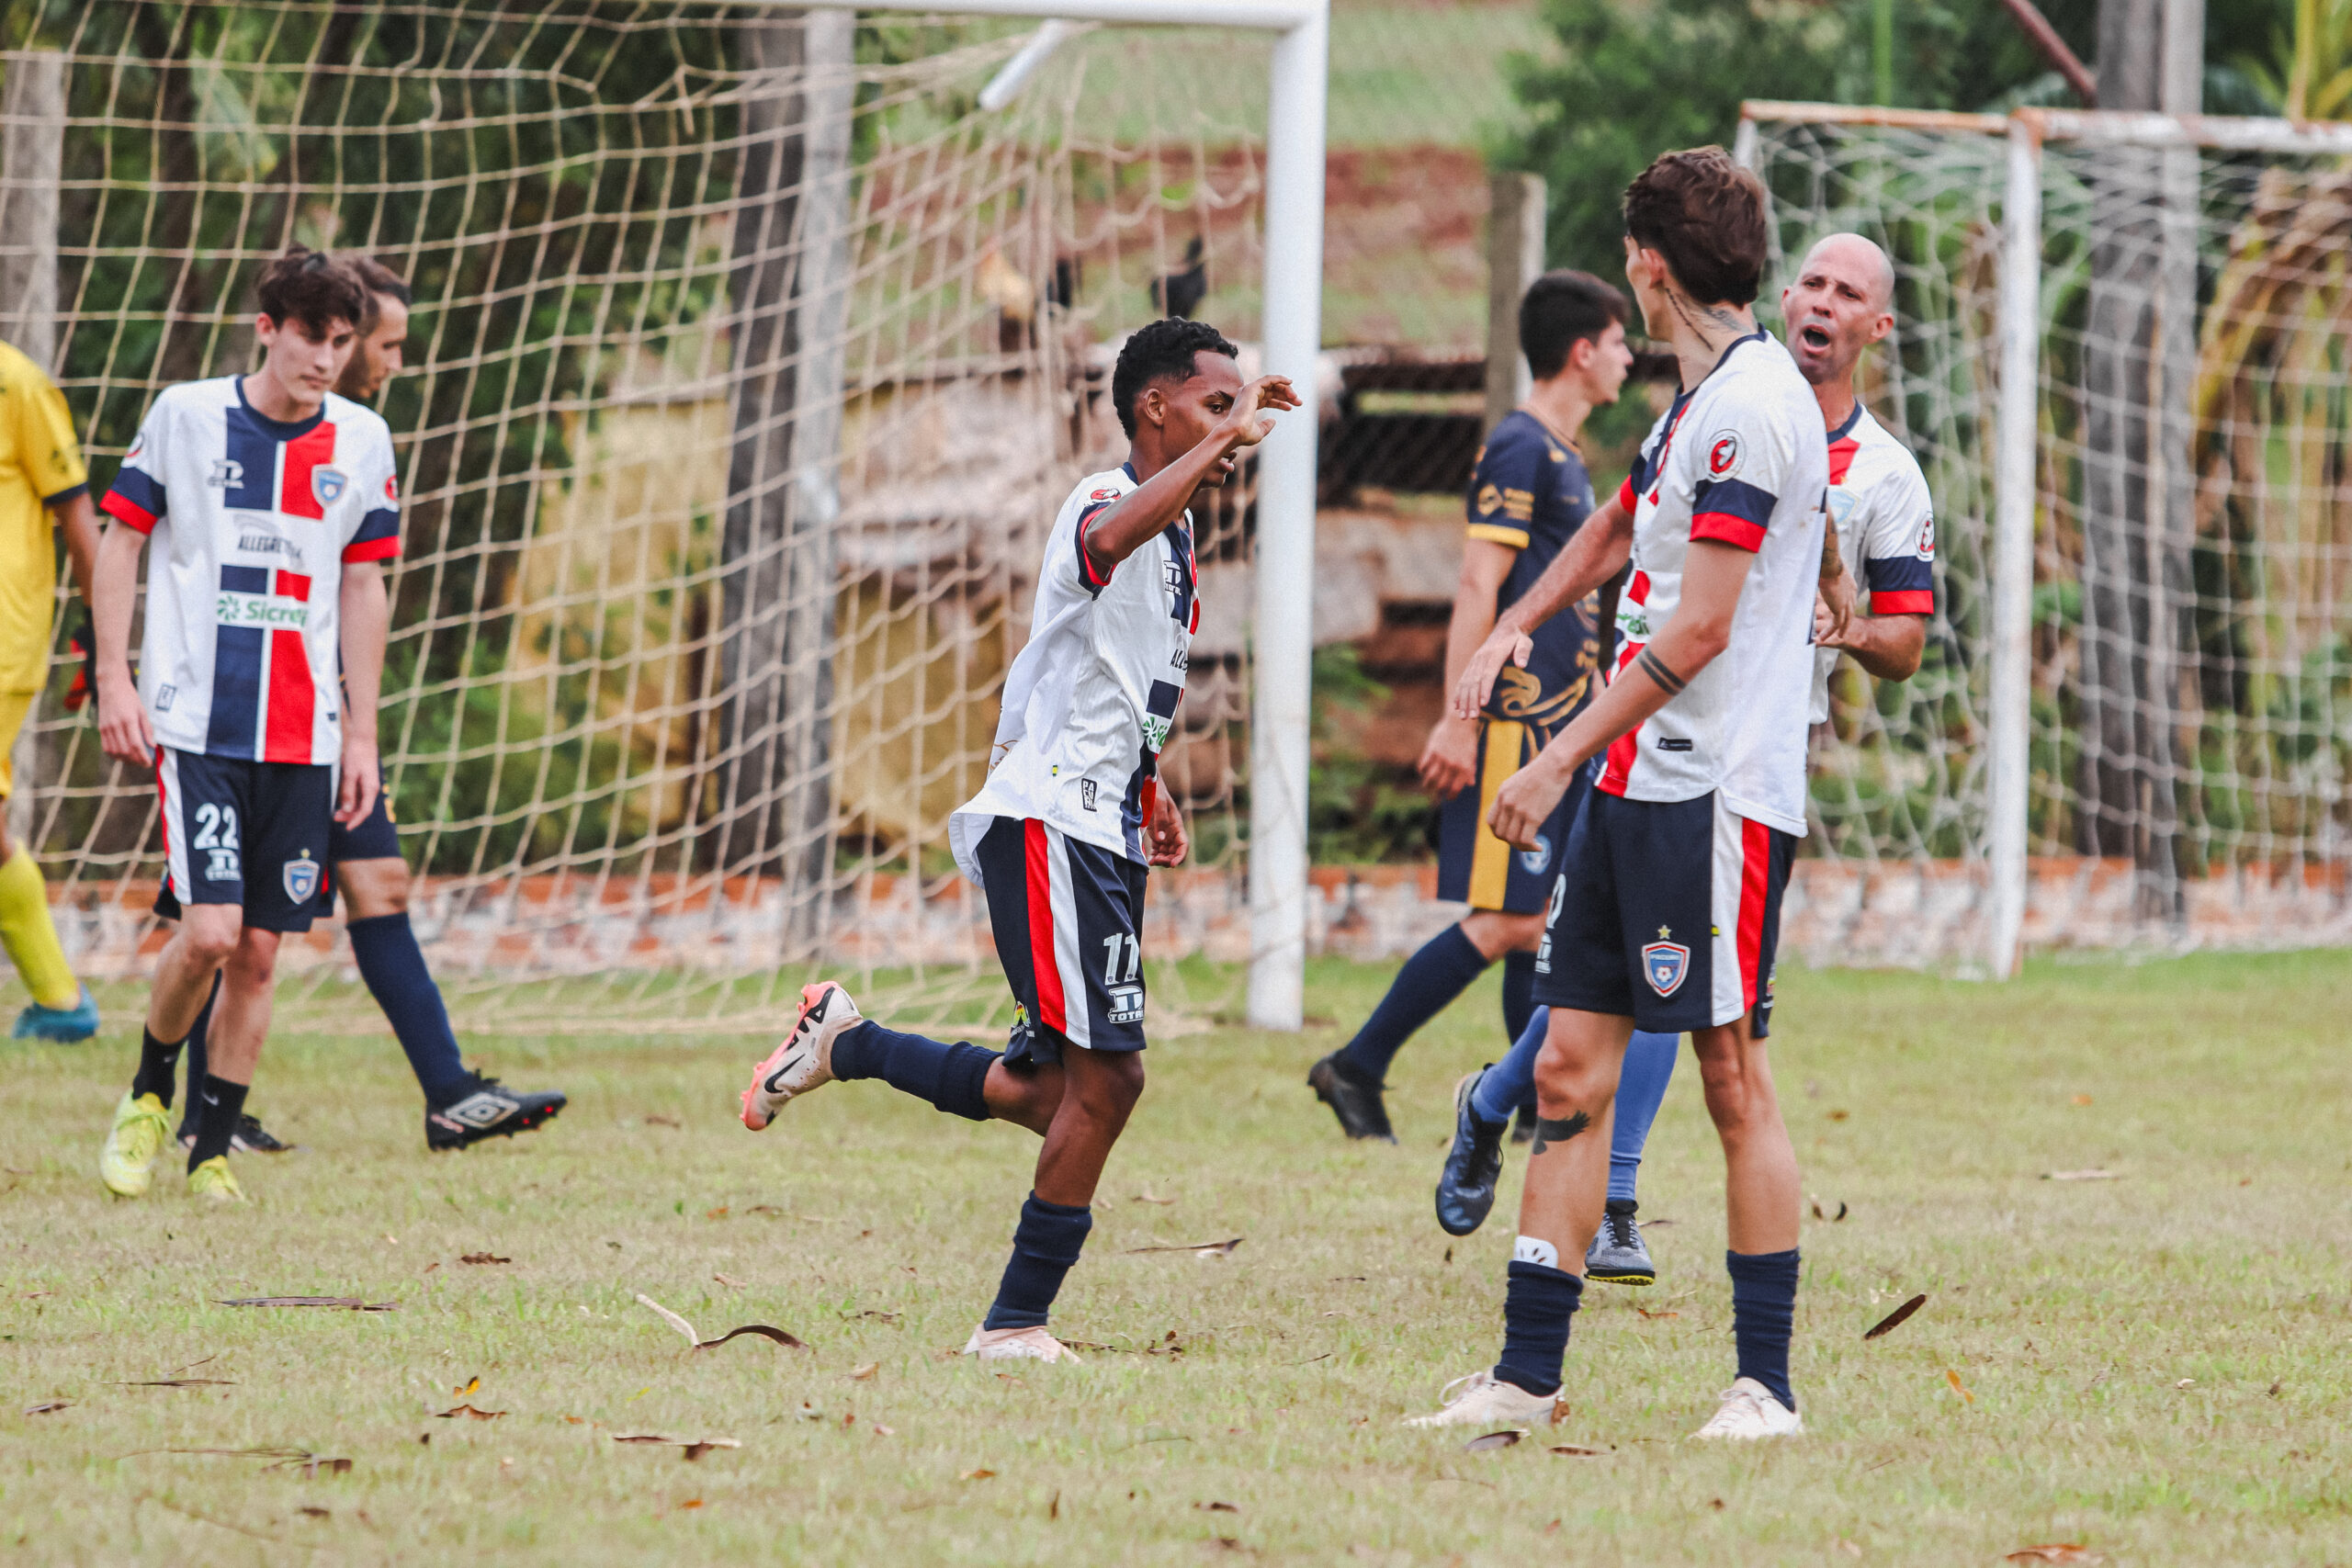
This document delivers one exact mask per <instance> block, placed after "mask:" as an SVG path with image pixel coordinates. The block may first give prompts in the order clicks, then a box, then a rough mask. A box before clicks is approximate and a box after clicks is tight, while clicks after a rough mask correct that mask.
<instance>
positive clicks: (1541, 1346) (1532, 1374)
mask: <svg viewBox="0 0 2352 1568" xmlns="http://www.w3.org/2000/svg"><path fill="white" fill-rule="evenodd" d="M1583 1300H1584V1281H1583V1280H1580V1279H1578V1278H1577V1276H1575V1275H1574V1274H1571V1273H1568V1272H1567V1271H1566V1270H1565V1269H1554V1268H1551V1267H1549V1266H1548V1265H1545V1264H1542V1263H1531V1262H1529V1261H1527V1260H1526V1259H1524V1258H1512V1259H1511V1264H1510V1287H1509V1288H1508V1290H1507V1291H1506V1292H1505V1293H1504V1295H1503V1353H1502V1357H1501V1359H1499V1360H1498V1361H1496V1362H1495V1376H1496V1377H1497V1378H1498V1379H1499V1380H1500V1381H1502V1382H1507V1383H1510V1384H1512V1385H1513V1386H1515V1387H1518V1388H1523V1389H1525V1390H1526V1391H1527V1392H1528V1393H1536V1394H1544V1393H1559V1392H1560V1363H1561V1361H1562V1360H1563V1359H1565V1358H1566V1355H1567V1353H1568V1320H1569V1319H1570V1318H1573V1317H1574V1316H1576V1314H1577V1304H1578V1303H1581V1302H1582V1301H1583Z"/></svg>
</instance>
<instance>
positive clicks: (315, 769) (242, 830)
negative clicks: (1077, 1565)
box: [155, 746, 334, 931]
mask: <svg viewBox="0 0 2352 1568" xmlns="http://www.w3.org/2000/svg"><path fill="white" fill-rule="evenodd" d="M155 787H156V790H157V792H158V793H159V794H160V795H162V797H163V800H162V807H163V809H162V817H163V825H164V864H165V872H164V897H158V898H157V899H156V901H155V912H156V913H157V914H160V915H164V916H165V917H166V918H170V917H172V916H175V915H176V914H177V913H178V912H179V911H178V906H181V905H187V904H239V905H243V908H244V912H245V924H247V925H249V926H253V927H254V928H256V929H258V930H261V931H309V930H310V929H311V921H313V920H315V919H319V918H320V917H321V916H322V915H324V914H325V913H326V911H327V895H326V864H325V855H326V852H327V829H328V827H329V825H330V824H331V822H332V821H333V819H334V769H333V768H330V767H326V766H324V765H322V764H313V763H309V762H255V761H248V760H246V759H244V758H242V757H212V756H207V755H206V754H205V753H203V752H201V751H175V750H171V749H170V748H169V747H163V746H159V747H157V748H156V749H155Z"/></svg>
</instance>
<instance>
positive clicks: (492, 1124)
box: [424, 1073, 565, 1149]
mask: <svg viewBox="0 0 2352 1568" xmlns="http://www.w3.org/2000/svg"><path fill="white" fill-rule="evenodd" d="M471 1077H472V1082H471V1084H470V1086H469V1088H468V1089H467V1091H466V1092H465V1093H464V1094H462V1095H459V1096H458V1098H457V1099H455V1100H450V1101H449V1102H448V1103H447V1104H446V1105H434V1106H428V1107H427V1108H426V1109H425V1112H424V1144H425V1146H426V1147H427V1148H432V1149H462V1148H464V1147H465V1146H466V1145H469V1144H478V1143H480V1142H481V1141H482V1140H483V1139H484V1138H511V1137H513V1136H514V1135H515V1134H517V1133H527V1132H529V1131H530V1130H531V1129H532V1128H534V1127H536V1126H538V1125H539V1124H540V1123H541V1122H548V1121H552V1120H554V1118H555V1113H556V1112H557V1111H561V1110H562V1109H563V1107H564V1104H565V1100H564V1098H563V1096H562V1095H561V1094H560V1093H559V1092H557V1091H556V1090H553V1089H549V1090H548V1091H546V1092H544V1093H537V1094H534V1093H526V1092H524V1091H522V1090H518V1089H506V1088H503V1087H502V1086H501V1085H500V1084H499V1081H498V1080H497V1079H496V1078H493V1077H484V1076H483V1075H482V1074H481V1073H475V1074H473V1075H471Z"/></svg>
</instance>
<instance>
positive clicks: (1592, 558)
mask: <svg viewBox="0 0 2352 1568" xmlns="http://www.w3.org/2000/svg"><path fill="white" fill-rule="evenodd" d="M1633 549H1634V514H1633V513H1630V512H1628V511H1626V510H1625V508H1624V506H1623V503H1621V502H1619V501H1618V499H1617V498H1616V497H1615V496H1611V497H1610V499H1609V500H1608V502H1605V503H1604V504H1603V505H1602V506H1601V507H1600V509H1599V510H1598V511H1596V512H1594V513H1593V514H1592V515H1591V516H1589V517H1588V518H1586V519H1585V520H1584V523H1583V525H1582V526H1580V527H1578V528H1577V531H1576V532H1575V533H1574V534H1573V535H1571V536H1569V538H1568V542H1567V543H1566V545H1565V546H1563V547H1561V549H1560V553H1559V554H1558V555H1556V556H1554V557H1553V558H1552V564H1551V565H1550V566H1548V567H1545V568H1544V575H1543V576H1541V577H1539V578H1537V579H1536V580H1535V581H1533V582H1532V583H1531V584H1530V585H1529V586H1528V590H1527V592H1524V593H1522V594H1521V595H1520V596H1519V598H1518V599H1517V600H1516V601H1515V602H1513V604H1511V607H1510V609H1508V610H1505V611H1504V612H1503V613H1502V614H1501V615H1499V616H1498V617H1497V618H1496V621H1495V629H1494V630H1493V631H1492V632H1490V633H1488V634H1487V640H1486V641H1485V642H1482V643H1480V644H1479V645H1478V650H1477V651H1476V653H1473V654H1472V655H1471V656H1470V662H1469V663H1468V664H1467V665H1466V666H1464V669H1463V671H1462V678H1461V679H1460V680H1459V681H1457V682H1454V686H1453V712H1454V716H1456V717H1459V718H1476V717H1477V716H1478V715H1479V714H1480V712H1482V711H1483V710H1484V709H1485V707H1486V705H1487V701H1488V699H1489V698H1491V697H1492V696H1493V695H1494V694H1495V680H1496V678H1497V677H1498V676H1499V675H1500V674H1501V673H1502V671H1503V666H1504V665H1506V664H1514V665H1517V666H1518V667H1519V668H1521V669H1522V670H1524V669H1525V668H1527V661H1528V660H1529V659H1531V658H1532V657H1533V656H1534V653H1535V642H1534V639H1533V638H1532V637H1529V636H1528V634H1529V633H1530V632H1532V631H1533V630H1534V629H1535V628H1536V627H1537V626H1542V625H1543V624H1544V622H1546V621H1548V620H1550V619H1551V618H1552V617H1553V616H1554V615H1558V614H1559V613H1560V612H1561V611H1562V610H1564V609H1566V607H1567V606H1569V605H1570V604H1575V603H1576V602H1577V600H1579V599H1582V598H1583V597H1584V596H1585V595H1586V594H1588V593H1589V592H1592V591H1593V590H1594V589H1596V588H1599V587H1600V585H1601V584H1602V583H1605V582H1607V581H1609V580H1610V579H1611V578H1612V577H1614V576H1616V575H1617V573H1618V571H1619V570H1621V569H1622V568H1623V566H1624V564H1625V560H1626V558H1627V557H1629V556H1630V555H1632V553H1633Z"/></svg>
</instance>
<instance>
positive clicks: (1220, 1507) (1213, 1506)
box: [1193, 1503, 1241, 1514]
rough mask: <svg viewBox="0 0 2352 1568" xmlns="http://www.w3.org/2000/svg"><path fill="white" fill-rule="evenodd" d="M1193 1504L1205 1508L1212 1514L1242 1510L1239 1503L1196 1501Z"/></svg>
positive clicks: (1232, 1512)
mask: <svg viewBox="0 0 2352 1568" xmlns="http://www.w3.org/2000/svg"><path fill="white" fill-rule="evenodd" d="M1193 1506H1194V1507H1195V1508H1204V1509H1206V1510H1207V1511H1208V1512H1210V1513H1212V1514H1238V1513H1239V1512H1240V1511H1241V1506H1240V1505H1239V1504H1238V1503H1195V1504H1193Z"/></svg>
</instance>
